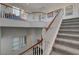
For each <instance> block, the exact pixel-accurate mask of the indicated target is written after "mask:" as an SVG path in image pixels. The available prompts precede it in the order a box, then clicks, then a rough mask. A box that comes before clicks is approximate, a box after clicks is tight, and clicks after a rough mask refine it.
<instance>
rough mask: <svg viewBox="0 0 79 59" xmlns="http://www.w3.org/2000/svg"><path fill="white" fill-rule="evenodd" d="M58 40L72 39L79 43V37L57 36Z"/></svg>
mask: <svg viewBox="0 0 79 59" xmlns="http://www.w3.org/2000/svg"><path fill="white" fill-rule="evenodd" d="M57 38H62V39H70V40H74V39H75V40H76V41H79V37H73V36H65V35H57Z"/></svg>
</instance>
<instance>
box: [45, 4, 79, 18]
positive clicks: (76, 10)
mask: <svg viewBox="0 0 79 59" xmlns="http://www.w3.org/2000/svg"><path fill="white" fill-rule="evenodd" d="M69 5H73V15H70V16H65V8H66V7H67V6H69ZM60 8H62V9H63V11H64V15H63V19H68V18H75V17H79V3H63V4H62V3H60V4H59V6H58V5H57V6H56V5H55V6H51V7H50V8H49V9H48V10H45V12H47V13H48V12H50V11H54V10H57V9H60Z"/></svg>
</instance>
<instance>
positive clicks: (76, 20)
mask: <svg viewBox="0 0 79 59" xmlns="http://www.w3.org/2000/svg"><path fill="white" fill-rule="evenodd" d="M62 22H63V23H68V22H79V19H75V20H74V19H73V20H63V21H62Z"/></svg>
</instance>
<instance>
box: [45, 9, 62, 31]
mask: <svg viewBox="0 0 79 59" xmlns="http://www.w3.org/2000/svg"><path fill="white" fill-rule="evenodd" d="M59 10H61V9H59ZM59 10H58V13H57V15H56V16H55V17H54V19H53V20H52V21H51V22H50V24H49V25H48V27H47V28H46V31H48V30H49V28H50V27H51V25H52V23H53V22H54V21H55V19H56V17H57V16H58V14H59Z"/></svg>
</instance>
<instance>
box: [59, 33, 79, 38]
mask: <svg viewBox="0 0 79 59" xmlns="http://www.w3.org/2000/svg"><path fill="white" fill-rule="evenodd" d="M58 35H64V36H73V37H79V35H78V34H67V33H58Z"/></svg>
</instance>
